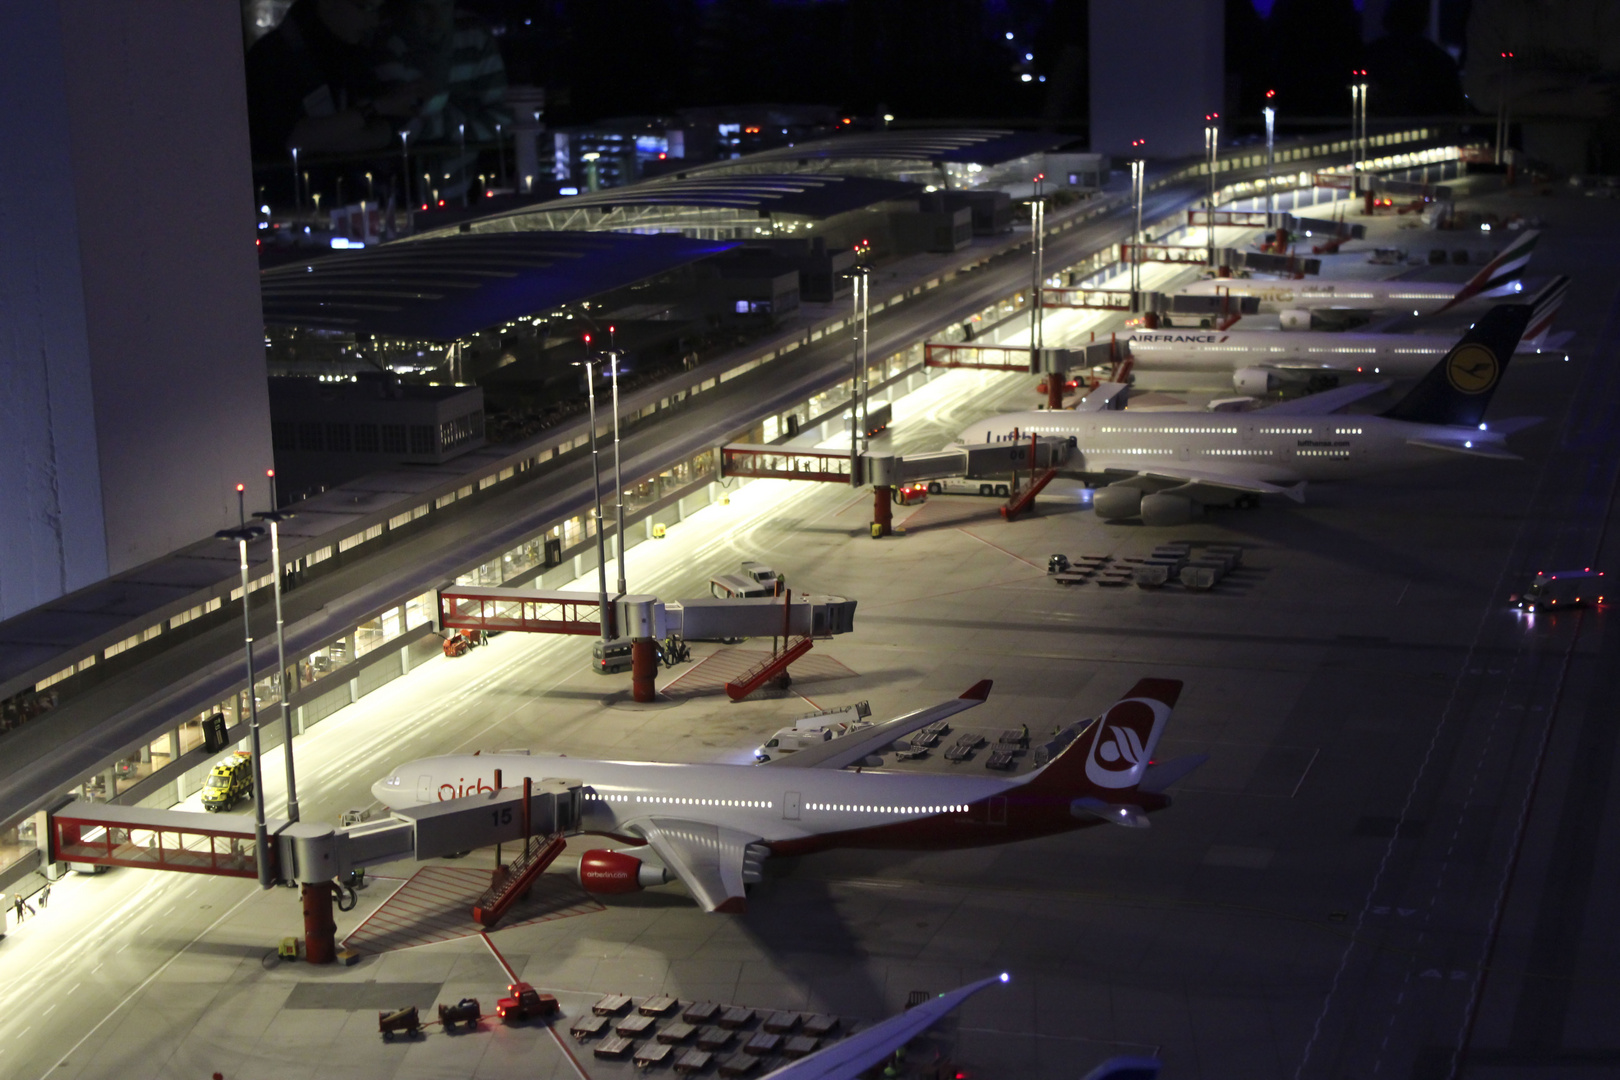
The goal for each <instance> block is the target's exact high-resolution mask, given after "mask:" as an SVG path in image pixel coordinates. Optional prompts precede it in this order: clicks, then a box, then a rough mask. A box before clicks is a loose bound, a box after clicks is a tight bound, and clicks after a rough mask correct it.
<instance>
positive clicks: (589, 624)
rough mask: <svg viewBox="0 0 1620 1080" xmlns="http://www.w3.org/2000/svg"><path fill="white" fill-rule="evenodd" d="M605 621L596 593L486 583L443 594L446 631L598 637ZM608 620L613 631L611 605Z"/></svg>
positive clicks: (442, 619) (454, 588)
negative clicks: (521, 587)
mask: <svg viewBox="0 0 1620 1080" xmlns="http://www.w3.org/2000/svg"><path fill="white" fill-rule="evenodd" d="M601 618H602V616H601V612H600V611H599V610H598V603H597V598H596V596H595V595H593V594H591V593H578V592H564V591H562V590H559V589H512V588H488V587H485V586H481V585H457V586H452V587H451V588H448V589H440V590H439V627H440V628H441V629H444V630H485V631H501V630H519V631H525V632H527V633H531V634H578V635H580V636H582V637H596V636H598V635H600V634H601V633H602V622H601ZM608 622H609V629H612V622H613V616H612V613H611V604H610V609H609V615H608Z"/></svg>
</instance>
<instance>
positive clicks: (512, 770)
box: [372, 754, 1166, 855]
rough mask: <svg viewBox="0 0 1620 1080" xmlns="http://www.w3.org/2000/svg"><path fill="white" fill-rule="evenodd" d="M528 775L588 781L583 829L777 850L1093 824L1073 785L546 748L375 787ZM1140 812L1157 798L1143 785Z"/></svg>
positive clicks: (909, 842)
mask: <svg viewBox="0 0 1620 1080" xmlns="http://www.w3.org/2000/svg"><path fill="white" fill-rule="evenodd" d="M496 769H499V770H500V771H501V784H502V786H503V787H512V786H514V785H521V784H522V783H523V779H524V777H529V778H531V779H534V780H537V781H538V780H542V779H545V778H548V777H573V778H577V779H579V780H581V781H583V783H584V785H585V796H586V801H585V808H584V829H583V831H584V832H587V833H594V834H598V835H602V836H609V837H614V838H618V839H621V840H628V841H632V842H634V841H636V840H637V839H638V838H637V836H636V834H635V829H634V824H633V823H634V822H635V821H636V820H637V819H647V818H650V817H663V818H679V819H685V820H698V821H703V822H706V823H709V824H714V825H720V826H724V827H728V828H731V829H735V830H737V831H739V832H745V833H749V834H751V835H755V836H758V837H760V838H761V841H762V842H763V843H765V844H767V845H768V846H769V847H770V848H771V850H772V852H773V853H775V854H791V855H797V854H806V853H809V852H813V851H819V850H823V849H826V848H833V847H863V848H897V849H904V850H928V849H951V848H959V847H976V846H982V845H987V844H1002V843H1007V842H1009V841H1012V840H1020V839H1026V838H1029V837H1035V836H1046V835H1051V834H1053V833H1060V832H1067V831H1070V830H1073V829H1078V828H1083V827H1087V826H1090V825H1094V824H1098V823H1099V819H1097V818H1096V817H1094V816H1091V815H1087V814H1083V813H1082V814H1078V815H1077V814H1075V813H1074V812H1073V811H1072V810H1071V807H1070V802H1071V799H1072V794H1069V795H1061V794H1053V795H1051V796H1043V795H1041V794H1040V793H1039V792H1038V791H1036V790H1021V789H1025V788H1026V787H1027V785H1026V782H1025V780H1024V779H1013V780H1004V779H1000V778H997V777H984V776H949V775H937V774H927V773H895V772H882V771H874V770H866V771H862V772H852V771H849V770H841V769H795V768H783V767H770V766H756V765H689V764H668V763H662V762H633V761H592V760H589V759H586V758H573V757H563V756H559V755H551V754H535V755H532V756H530V755H520V754H477V755H473V754H461V755H452V756H447V757H436V758H423V759H421V760H419V761H414V762H411V763H410V764H408V765H405V766H401V767H400V769H398V770H396V771H395V772H394V773H393V774H392V775H390V776H388V777H386V778H384V779H383V780H380V781H378V782H377V783H376V784H374V785H373V786H372V793H373V794H374V795H375V796H376V797H377V799H378V800H379V801H380V802H382V803H383V804H384V805H386V806H389V807H390V808H398V807H404V806H423V805H431V804H432V803H435V802H441V801H444V800H447V799H454V798H459V797H461V796H464V795H470V794H475V793H477V792H479V791H493V790H494V782H495V770H496ZM1138 801H1139V802H1141V803H1142V805H1143V808H1144V809H1149V810H1151V809H1158V808H1159V807H1160V806H1162V805H1165V803H1166V800H1164V798H1163V797H1162V796H1154V795H1149V794H1147V793H1143V794H1142V795H1141V796H1140V798H1139V800H1138Z"/></svg>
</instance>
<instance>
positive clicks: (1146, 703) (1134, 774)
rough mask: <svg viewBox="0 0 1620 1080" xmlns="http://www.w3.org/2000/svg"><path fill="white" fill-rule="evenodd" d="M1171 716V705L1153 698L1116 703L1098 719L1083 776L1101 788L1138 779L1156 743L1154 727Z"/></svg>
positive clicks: (1130, 782)
mask: <svg viewBox="0 0 1620 1080" xmlns="http://www.w3.org/2000/svg"><path fill="white" fill-rule="evenodd" d="M1169 716H1170V706H1169V705H1166V704H1165V703H1164V702H1162V701H1154V700H1153V699H1152V698H1140V697H1138V698H1126V699H1125V700H1123V701H1119V702H1116V703H1115V704H1114V707H1113V708H1111V709H1109V710H1108V713H1107V715H1105V716H1104V717H1103V718H1102V719H1101V720H1099V721H1098V722H1097V733H1096V734H1095V735H1094V736H1092V740H1091V750H1090V752H1089V753H1088V754H1087V755H1086V779H1087V780H1090V781H1091V782H1092V783H1093V784H1096V785H1097V786H1098V787H1101V788H1126V787H1130V786H1132V785H1133V784H1135V783H1136V782H1137V781H1138V780H1140V779H1141V776H1142V770H1143V769H1146V768H1147V763H1148V754H1149V753H1150V752H1151V751H1152V748H1153V744H1154V742H1156V741H1157V740H1156V738H1155V736H1156V735H1157V731H1156V730H1155V729H1157V728H1159V727H1161V726H1162V725H1163V724H1164V722H1165V720H1166V719H1168V718H1169Z"/></svg>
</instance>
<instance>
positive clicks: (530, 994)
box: [495, 982, 557, 1024]
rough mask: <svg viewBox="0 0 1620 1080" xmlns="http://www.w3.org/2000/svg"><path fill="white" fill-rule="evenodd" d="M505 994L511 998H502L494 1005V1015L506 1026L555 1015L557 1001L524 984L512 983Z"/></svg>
mask: <svg viewBox="0 0 1620 1080" xmlns="http://www.w3.org/2000/svg"><path fill="white" fill-rule="evenodd" d="M506 992H507V993H508V994H510V995H511V997H503V998H501V1000H499V1001H497V1002H496V1003H495V1015H496V1016H498V1017H500V1018H501V1019H502V1020H503V1021H505V1022H506V1023H508V1024H517V1023H521V1022H523V1021H524V1020H536V1019H543V1018H545V1017H550V1016H555V1015H557V999H556V998H554V997H552V996H551V995H550V994H542V993H540V992H539V991H537V990H535V988H534V987H532V986H530V985H529V984H528V983H526V982H515V983H512V984H511V985H509V986H508V987H507V988H506Z"/></svg>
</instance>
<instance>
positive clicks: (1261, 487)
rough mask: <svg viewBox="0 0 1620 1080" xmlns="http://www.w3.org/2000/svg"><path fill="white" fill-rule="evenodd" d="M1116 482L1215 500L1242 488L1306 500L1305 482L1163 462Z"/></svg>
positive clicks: (1258, 492) (1249, 491)
mask: <svg viewBox="0 0 1620 1080" xmlns="http://www.w3.org/2000/svg"><path fill="white" fill-rule="evenodd" d="M1114 472H1115V470H1112V469H1110V470H1109V471H1108V472H1107V473H1105V474H1104V475H1107V476H1111V475H1113V474H1114ZM1115 482H1116V483H1121V484H1126V485H1129V486H1131V487H1141V488H1144V489H1151V490H1152V491H1169V490H1171V489H1175V490H1176V491H1177V492H1178V493H1180V494H1183V495H1186V496H1188V497H1189V498H1194V499H1196V498H1198V496H1199V493H1200V491H1203V492H1205V493H1207V494H1209V495H1210V496H1211V497H1212V499H1213V498H1222V497H1225V496H1227V495H1230V494H1231V493H1232V492H1234V491H1241V492H1244V493H1245V494H1251V495H1286V496H1288V497H1289V498H1290V499H1293V500H1294V501H1295V502H1297V503H1302V502H1304V501H1305V485H1304V483H1303V482H1301V483H1298V484H1293V485H1291V486H1289V487H1284V486H1282V485H1281V484H1272V483H1268V482H1267V481H1265V480H1251V479H1249V478H1248V477H1246V476H1228V475H1227V474H1225V473H1216V472H1204V471H1202V470H1199V469H1180V468H1175V467H1168V468H1167V467H1165V466H1163V465H1155V466H1153V467H1152V468H1151V469H1141V470H1139V471H1137V472H1133V473H1131V474H1130V475H1129V476H1127V477H1125V478H1123V479H1121V480H1118V481H1115Z"/></svg>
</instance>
